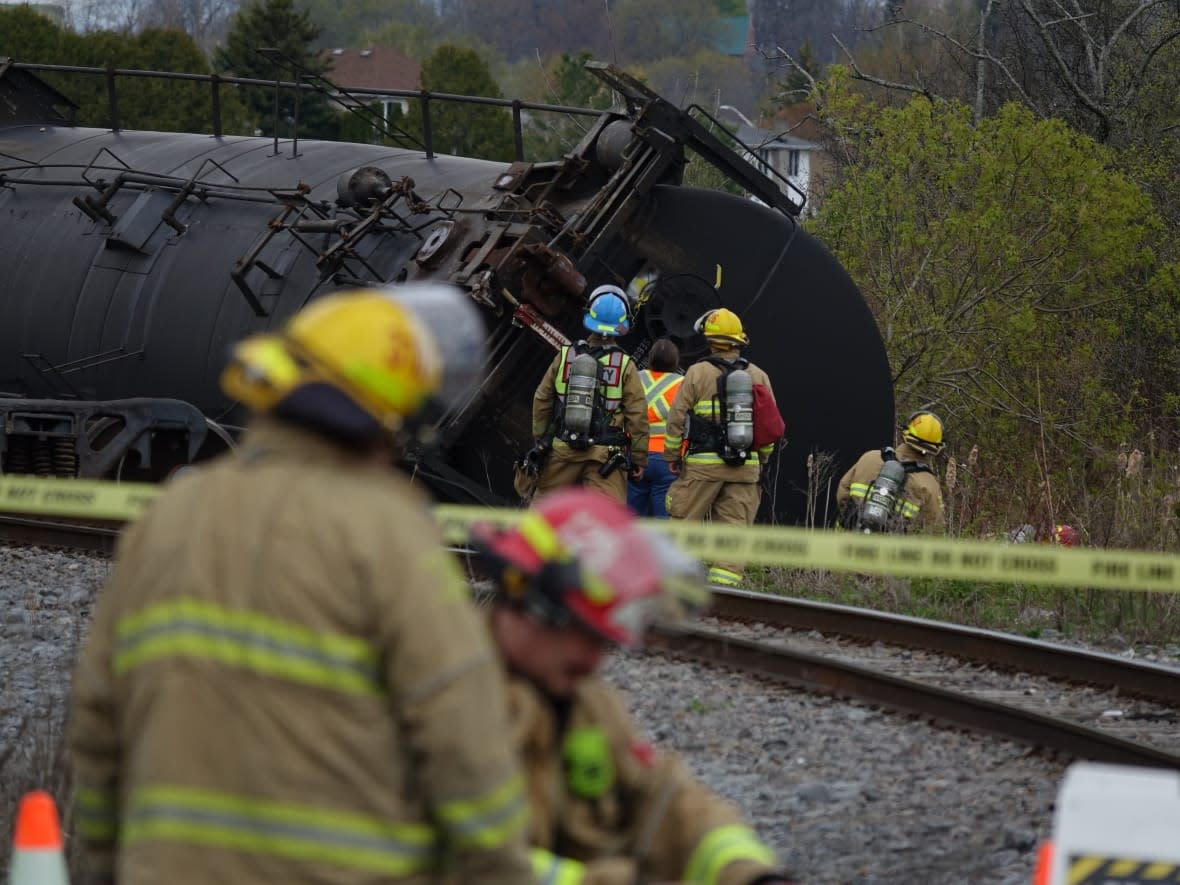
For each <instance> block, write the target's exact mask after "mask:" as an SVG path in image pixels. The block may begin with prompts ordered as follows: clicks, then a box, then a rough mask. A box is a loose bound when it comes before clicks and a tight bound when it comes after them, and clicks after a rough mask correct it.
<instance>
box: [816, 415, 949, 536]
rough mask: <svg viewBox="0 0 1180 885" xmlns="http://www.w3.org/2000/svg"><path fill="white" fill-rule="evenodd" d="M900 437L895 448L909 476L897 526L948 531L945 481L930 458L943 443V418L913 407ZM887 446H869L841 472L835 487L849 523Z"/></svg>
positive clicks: (854, 518)
mask: <svg viewBox="0 0 1180 885" xmlns="http://www.w3.org/2000/svg"><path fill="white" fill-rule="evenodd" d="M901 439H902V442H901V445H899V446H898V447H897V450H896V452H894V453H892V454H893V455H894V457H896V459H897V461H898V462H900V464H901V465H902V466H903V467H904V468H905V477H906V479H905V486H904V487H903V488H902V491H901V494H900V496H899V497H898V500H897V503H896V510H895V519H894V521H893V526H894V528H893V530H894V531H906V530H908V529H909V528H910V527H914V528H918V529H921V530H922V531H924V532H928V533H933V534H940V533H942V532H944V531H946V515H945V508H944V506H943V501H942V486H941V485H940V484H939V481H938V476H937V474H935V473H934V469H933V465H932V463H931V462H933V460H934V458H935V456H937V455H938V453H939V452H941V451H942V449H943V445H944V443H943V428H942V421H940V420H939V419H938V417H937V416H936V415H934V414H933V413H931V412H925V411H921V412H914V413H913V414H912V415H910V417H909V418H908V419H907V420H906V426H905V427H904V428H903V429H902V432H901ZM889 451H890V450H888V449H870V450H869V451H867V452H865V453H864V454H863V455H861V456H860V458H859V459H858V460H857V462H856V463H855V464H853V465H852V467H851V468H849V469H848V471H847V472H846V473H845V474H844V476H843V477H841V479H840V485H839V486H838V487H837V489H836V507H837V508H838V510H839V513H840V523H841V525H843V526H844V527H845V528H854V527H856V525H857V522H858V515H859V513H860V510H861V508H862V507H863V505H864V501H865V498H866V496H867V495H868V494H869V492H870V490H871V488H872V485H873V482H874V480H876V479H877V476H878V474H880V472H881V467H882V466H883V465H884V463H885V458H886V457H887V453H889Z"/></svg>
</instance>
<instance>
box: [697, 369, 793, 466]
mask: <svg viewBox="0 0 1180 885" xmlns="http://www.w3.org/2000/svg"><path fill="white" fill-rule="evenodd" d="M706 361H707V362H709V363H712V364H713V365H715V366H716V367H717V368H719V369H720V370H721V374H720V375H718V376H717V393H716V396H715V405H714V409H713V414H714V416H715V418H714V419H713V420H709V419H708V418H705V417H704V416H702V415H699V414H698V415H690V416H689V424H688V444H689V450H690V451H698V452H699V451H710V452H716V453H717V454H718V455H720V456H721V460H722V461H724V462H725V463H726V464H728V465H729V466H731V467H739V466H741V465H742V464H745V463H746V461H747V460H748V459H749V457H750V453H751V452H754V451H757V450H758V449H760V448H762V447H763V446H766V445H769V444H770V443H773V442H776V441H777V440H778V439H780V438H781V437H782V435H783V432H784V431H785V430H786V426H785V424H784V423H783V419H782V416H781V415H780V414H779V411H778V406H777V405H776V404H775V402H774V397H773V395H771V393H770V391H769V389H767V388H766V386H765V385H762V384H755V383H754V379H753V378H752V377H751V375H750V372H749V367H750V361H749V360H747V359H744V358H740V357H739V358H738V359H736V360H733V361H732V362H731V361H729V360H724V359H721V358H720V357H708V358H707V359H706Z"/></svg>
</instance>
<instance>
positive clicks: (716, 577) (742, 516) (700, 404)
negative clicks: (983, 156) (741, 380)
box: [664, 308, 774, 587]
mask: <svg viewBox="0 0 1180 885" xmlns="http://www.w3.org/2000/svg"><path fill="white" fill-rule="evenodd" d="M696 328H697V331H699V332H701V333H702V334H704V336H705V340H706V341H708V342H709V350H710V355H709V356H708V357H706V358H705V359H703V360H700V361H698V362H696V363H694V364H693V365H692V366H690V367H689V369H688V371H687V372H686V373H685V375H684V381H683V383H682V384H681V385H680V390H679V391H677V393H676V400H675V401H674V402H673V403H672V411H671V412H669V413H668V428H667V435H666V436H665V437H664V461H666V462H667V464H668V468H669V469H670V470H671V471H672V472H673V473H674V474H676V475H677V477H678V479H677V480H676V481H675V482H673V483H672V487H671V488H670V489H669V490H668V515H669V516H670V517H671V518H672V519H693V520H701V519H706V518H708V519H712V520H713V521H715V522H719V523H724V524H727V525H753V524H754V518H755V517H756V516H757V515H758V504H759V503H760V501H761V498H762V492H761V489H760V487H759V485H758V479H759V476H760V473H761V468H762V465H763V464H765V463H766V461H767V459H769V458H770V456H771V454H772V453H773V452H774V445H773V444H770V445H767V446H763V447H762V448H761V449H754V448H751V449H750V450H749V452H748V453H747V455H746V457H745V459H744V460H743V461H741V462H740V463H737V464H731V463H727V462H726V460H725V459H724V458H723V457H722V456H721V454H719V452H718V450H717V448H718V447H717V439H718V436H719V435H720V434H721V433H722V431H721V429H720V424H719V422H720V421H721V414H720V412H721V406H720V402H719V400H718V396H717V382H718V379H719V378H721V376H722V375H723V374H724V373H725V368H724V366H725V365H727V364H732V363H733V362H734V361H735V360H737V359H739V358H740V356H741V353H740V351H739V348H740V347H742V346H744V345H746V344H749V343H750V339H749V338H748V337H747V336H746V333H745V330H744V329H743V328H742V321H741V320H740V319H739V318H738V316H737V314H735V313H733V311H731V310H727V309H725V308H720V309H718V310H713V311H709V312H708V313H706V314H705V315H704V316H702V317H701V318H700V319H699V320H697V324H696ZM746 371H748V372H749V373H750V378H751V380H752V381H753V383H754V384H762V385H764V386H765V387H766V388H767V390H770V391H771V392H772V393H773V388H772V387H771V385H770V378H769V377H768V376H767V374H766V373H765V372H764V371H762V369H760V368H758V367H757V366H756V365H754V364H753V363H750V364H749V365H748V366H747V367H746ZM686 437H687V441H688V450H687V452H686V453H685V454H684V457H683V459H681V452H680V449H681V443H682V442H683V441H684V440H685V438H686ZM743 574H744V570H743V567H742V565H741V564H740V563H733V562H717V563H714V564H713V565H712V566H711V567H710V569H709V583H710V584H716V585H718V586H722V587H739V586H741V583H742V575H743Z"/></svg>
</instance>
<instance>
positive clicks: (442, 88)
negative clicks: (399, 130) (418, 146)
mask: <svg viewBox="0 0 1180 885" xmlns="http://www.w3.org/2000/svg"><path fill="white" fill-rule="evenodd" d="M422 88H423V89H426V90H428V91H430V92H446V93H451V94H453V95H482V96H485V97H487V98H503V97H504V94H503V93H502V92H501V91H500V87H499V85H497V83H496V81H495V80H494V79H493V78H492V73H491V71H490V70H489V69H488V66H487V64H486V63H485V62H484V60H483V59H482V58H480V57H479V54H478V53H477V52H476V51H475V50H473V49H464V48H462V47H459V46H452V45H450V44H444V45H442V46H439V47H438V48H437V49H435V50H434V51H433V52H432V53H430V55H428V56H427V57H426V60H425V61H423V62H422ZM415 104H417V103H416V102H415ZM410 120H411V121H412V122H411V123H410V124H409V125H407V127H406V128H407V129H408V130H409V131H412V132H413V133H414V134H415V135H417V136H418V137H419V138H421V137H422V125H421V113H420V111H419V109H418V108H416V107H415V108H414V109H412V110H411V111H410ZM430 126H431V134H432V140H433V146H434V149H435V151H437V152H438V153H440V154H453V155H455V156H461V157H480V158H481V159H485V160H505V161H510V160H511V159H512V157H513V154H514V150H513V144H514V139H513V135H512V116H511V114H510V112H509V111H508V109H507V108H497V107H489V106H484V105H470V104H460V103H458V102H451V101H435V102H431V105H430Z"/></svg>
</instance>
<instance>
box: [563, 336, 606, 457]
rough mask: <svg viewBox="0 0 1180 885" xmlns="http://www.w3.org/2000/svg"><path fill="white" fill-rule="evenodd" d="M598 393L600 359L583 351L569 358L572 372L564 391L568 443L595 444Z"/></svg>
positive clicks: (565, 430)
mask: <svg viewBox="0 0 1180 885" xmlns="http://www.w3.org/2000/svg"><path fill="white" fill-rule="evenodd" d="M597 393H598V360H596V359H595V358H594V356H593V355H592V354H589V353H580V354H578V355H577V356H575V357H574V358H573V359H572V360H570V375H569V381H568V382H567V386H566V392H565V415H564V417H563V419H562V424H563V427H562V430H563V437H564V439H565V440H566V442H569V443H579V442H581V443H587V444H592V441H591V439H590V434H591V433H592V432H593V423H594V399H595V396H596V395H597Z"/></svg>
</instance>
